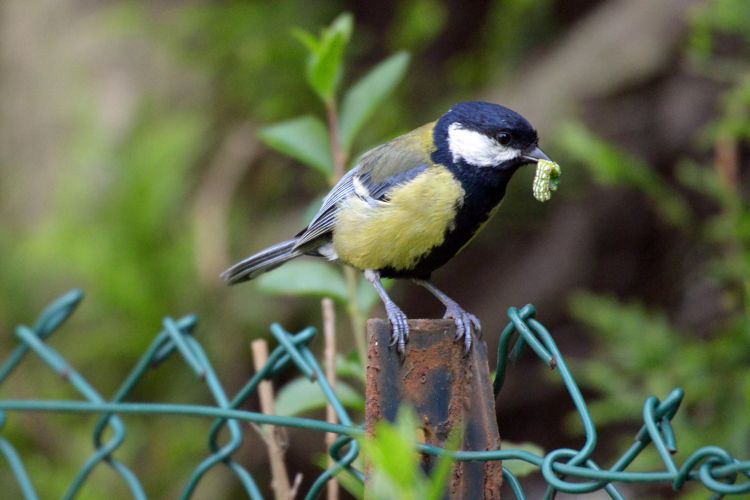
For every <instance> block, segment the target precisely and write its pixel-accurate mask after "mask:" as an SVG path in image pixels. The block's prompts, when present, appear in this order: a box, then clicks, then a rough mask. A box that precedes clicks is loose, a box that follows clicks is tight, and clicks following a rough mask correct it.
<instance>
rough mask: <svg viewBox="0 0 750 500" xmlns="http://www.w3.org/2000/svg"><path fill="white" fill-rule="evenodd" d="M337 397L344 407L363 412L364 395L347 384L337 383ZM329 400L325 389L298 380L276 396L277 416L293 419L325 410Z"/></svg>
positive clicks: (286, 385) (290, 383)
mask: <svg viewBox="0 0 750 500" xmlns="http://www.w3.org/2000/svg"><path fill="white" fill-rule="evenodd" d="M335 392H336V396H337V397H338V398H339V400H341V403H343V405H344V406H346V407H347V408H351V409H353V410H363V409H364V407H365V400H364V398H363V397H362V395H361V394H360V393H359V392H357V391H356V390H354V388H352V386H350V385H349V384H347V383H346V382H341V381H337V382H336V390H335ZM327 403H328V400H327V399H326V397H325V395H324V394H323V389H321V388H320V385H318V384H317V383H315V382H311V381H309V380H307V379H306V378H302V377H299V378H296V379H294V380H292V381H290V382H289V383H287V384H285V385H284V386H283V387H282V388H281V390H280V391H279V393H278V395H277V396H276V414H277V415H282V416H285V417H292V416H295V415H299V414H301V413H306V412H309V411H314V410H320V409H322V408H325V406H326V404H327Z"/></svg>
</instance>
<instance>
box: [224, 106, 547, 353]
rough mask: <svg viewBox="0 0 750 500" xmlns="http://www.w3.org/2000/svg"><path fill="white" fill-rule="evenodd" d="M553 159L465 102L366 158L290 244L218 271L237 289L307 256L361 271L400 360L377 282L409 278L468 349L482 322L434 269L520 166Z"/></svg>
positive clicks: (483, 216)
mask: <svg viewBox="0 0 750 500" xmlns="http://www.w3.org/2000/svg"><path fill="white" fill-rule="evenodd" d="M539 160H548V161H549V158H548V157H547V155H545V154H544V153H543V152H542V150H541V149H539V147H538V137H537V133H536V130H534V127H532V126H531V124H530V123H529V122H528V121H527V120H526V119H525V118H524V117H523V116H521V115H520V114H518V113H516V112H514V111H512V110H510V109H508V108H506V107H503V106H500V105H497V104H491V103H487V102H462V103H459V104H456V105H455V106H453V107H452V108H450V109H449V110H448V112H447V113H445V114H444V115H443V116H441V117H440V118H439V119H438V120H437V121H435V122H432V123H428V124H426V125H424V126H422V127H419V128H417V129H416V130H413V131H412V132H409V133H407V134H404V135H402V136H400V137H397V138H395V139H393V140H391V141H390V142H387V143H385V144H383V145H381V146H378V147H376V148H374V149H372V150H370V151H369V152H367V153H365V154H364V155H363V156H362V157H361V159H360V160H359V162H358V163H357V165H356V166H355V167H354V168H352V169H351V170H349V172H348V173H347V174H346V175H344V176H343V177H342V178H341V180H340V181H339V182H338V183H337V184H336V185H335V186H334V187H333V189H331V192H330V193H328V195H327V196H326V197H325V199H324V200H323V203H322V206H321V207H320V210H318V212H317V214H316V215H315V217H313V219H312V222H310V224H309V225H308V226H307V227H306V228H304V229H303V230H302V231H300V232H299V233H297V234H296V235H295V236H294V238H292V239H289V240H287V241H283V242H281V243H278V244H276V245H274V246H272V247H269V248H267V249H265V250H263V251H261V252H259V253H257V254H255V255H252V256H250V257H248V258H246V259H244V260H242V261H241V262H238V263H237V264H235V265H234V266H232V267H231V268H229V269H227V270H226V271H225V272H224V273H222V275H221V276H222V278H223V279H224V280H225V281H226V282H227V283H228V284H229V285H234V284H236V283H240V282H243V281H247V280H251V279H253V278H255V277H257V276H259V275H260V274H262V273H265V272H267V271H270V270H272V269H274V268H276V267H279V266H280V265H282V264H284V263H285V262H288V261H290V260H292V259H294V258H297V257H299V256H301V255H310V256H314V257H323V258H326V259H328V260H330V261H334V262H340V263H343V264H346V265H349V266H352V267H354V268H356V269H358V270H361V271H364V275H365V278H366V279H367V280H368V281H370V282H371V283H372V285H373V286H374V287H375V289H376V290H377V292H378V294H379V295H380V298H381V300H382V301H383V305H384V306H385V310H386V312H387V314H388V319H389V321H390V323H391V325H392V335H391V346H392V345H394V344H395V345H396V346H397V349H398V351H399V353H400V354H401V355H403V353H404V349H405V347H406V342H407V340H408V335H409V325H408V323H407V317H406V315H405V314H404V313H403V311H401V309H399V307H398V306H397V305H396V304H395V303H394V302H393V300H391V298H390V297H389V296H388V293H387V292H386V290H385V288H383V285H382V283H381V281H380V280H381V278H407V279H411V280H413V281H414V282H415V283H416V284H418V285H420V286H423V287H424V288H426V289H427V290H429V291H430V292H431V293H432V294H433V295H434V296H435V297H436V298H437V299H438V300H439V301H440V302H442V303H443V305H444V306H445V308H446V311H445V316H444V318H452V319H453V320H454V321H455V323H456V338H455V340H456V341H460V340H463V342H464V347H465V349H466V352H468V351H469V349H470V348H471V342H472V330H473V331H474V332H475V333H479V332H480V328H481V326H480V323H479V320H478V319H477V317H476V316H474V315H473V314H470V313H468V312H466V311H464V310H463V309H462V308H461V307H460V306H459V305H458V304H457V303H456V302H455V301H454V300H453V299H451V298H450V297H448V296H447V295H446V294H445V293H443V292H441V291H440V290H439V289H438V288H437V287H436V286H435V285H434V284H432V282H431V281H430V275H431V274H432V271H434V270H435V269H437V268H439V267H440V266H442V265H443V264H445V263H446V262H448V261H449V260H450V259H451V258H452V257H453V256H454V255H456V254H457V253H458V252H460V251H461V249H463V248H464V246H466V245H467V244H468V243H469V241H471V239H472V238H473V237H474V236H475V235H476V234H477V233H478V232H479V230H480V229H482V227H483V226H484V224H485V223H486V222H487V221H488V220H489V219H490V217H492V216H493V215H494V214H495V212H497V209H498V208H499V206H500V202H501V201H502V199H503V196H504V195H505V188H506V186H507V184H508V181H509V180H510V178H511V177H512V176H513V174H514V173H515V171H516V170H518V168H519V167H521V166H523V165H526V164H530V163H536V162H537V161H539Z"/></svg>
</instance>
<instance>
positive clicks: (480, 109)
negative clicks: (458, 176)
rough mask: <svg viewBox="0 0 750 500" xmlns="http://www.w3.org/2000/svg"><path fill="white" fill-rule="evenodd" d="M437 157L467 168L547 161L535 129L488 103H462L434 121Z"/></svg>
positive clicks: (510, 111)
mask: <svg viewBox="0 0 750 500" xmlns="http://www.w3.org/2000/svg"><path fill="white" fill-rule="evenodd" d="M434 140H435V145H436V146H437V151H436V156H437V157H436V160H439V161H440V163H444V162H446V161H450V162H453V163H454V164H455V165H459V166H460V165H468V166H470V167H480V168H481V167H491V168H499V169H503V170H511V171H512V170H515V169H517V168H518V167H520V166H522V165H525V164H529V163H536V162H537V160H541V159H543V160H549V158H548V157H547V155H546V154H544V152H543V151H542V150H541V149H539V146H538V142H539V138H538V137H537V133H536V130H534V127H532V126H531V124H530V123H529V122H528V121H527V120H526V118H524V117H523V116H521V115H519V114H518V113H516V112H515V111H512V110H510V109H508V108H506V107H503V106H500V105H498V104H492V103H488V102H462V103H458V104H456V105H455V106H453V107H452V108H451V109H450V110H448V112H447V113H445V114H444V115H443V116H442V117H440V119H439V120H438V122H437V123H436V124H435V132H434Z"/></svg>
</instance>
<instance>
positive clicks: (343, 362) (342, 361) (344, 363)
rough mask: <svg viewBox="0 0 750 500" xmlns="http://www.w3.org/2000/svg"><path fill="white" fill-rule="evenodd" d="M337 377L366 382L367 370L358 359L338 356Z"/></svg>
mask: <svg viewBox="0 0 750 500" xmlns="http://www.w3.org/2000/svg"><path fill="white" fill-rule="evenodd" d="M336 375H338V376H339V377H351V378H355V379H357V380H359V381H360V382H362V383H364V382H365V378H366V376H365V369H364V367H363V366H362V363H360V362H359V359H358V358H357V357H351V356H350V357H344V356H343V355H341V354H336Z"/></svg>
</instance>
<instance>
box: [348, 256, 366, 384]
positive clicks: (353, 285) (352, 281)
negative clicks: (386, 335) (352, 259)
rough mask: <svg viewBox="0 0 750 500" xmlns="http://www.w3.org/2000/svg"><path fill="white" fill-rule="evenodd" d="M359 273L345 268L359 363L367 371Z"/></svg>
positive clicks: (349, 307) (349, 311) (350, 319)
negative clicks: (359, 295)
mask: <svg viewBox="0 0 750 500" xmlns="http://www.w3.org/2000/svg"><path fill="white" fill-rule="evenodd" d="M357 277H358V276H357V271H355V270H354V269H352V268H351V267H348V266H346V267H344V278H345V279H346V287H347V289H348V290H349V297H350V299H349V306H348V308H347V312H348V313H349V322H350V324H351V326H352V335H354V343H355V344H356V346H357V352H358V353H359V362H360V363H362V367H363V368H365V369H367V340H366V333H365V317H364V314H363V311H362V310H361V308H360V307H359V300H357V289H358V286H357V285H358V283H357V282H358V280H357Z"/></svg>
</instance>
